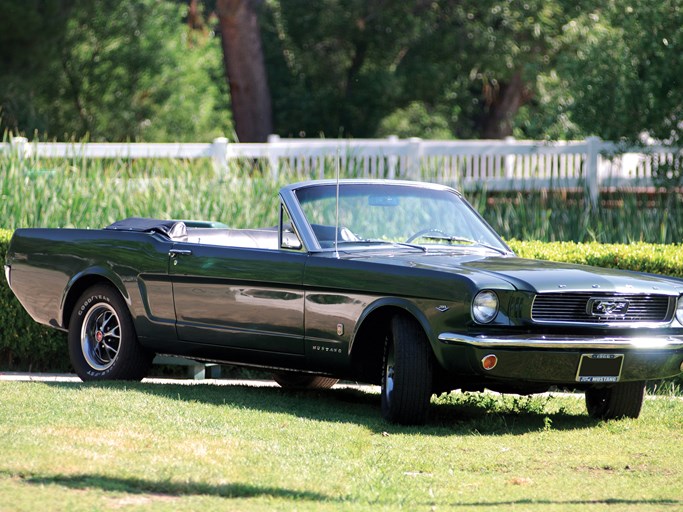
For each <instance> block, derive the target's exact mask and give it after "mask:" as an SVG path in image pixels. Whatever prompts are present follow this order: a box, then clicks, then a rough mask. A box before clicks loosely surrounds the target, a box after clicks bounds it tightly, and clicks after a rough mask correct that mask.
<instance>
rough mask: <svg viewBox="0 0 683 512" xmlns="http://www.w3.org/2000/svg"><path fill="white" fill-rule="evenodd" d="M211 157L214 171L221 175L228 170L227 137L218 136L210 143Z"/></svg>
mask: <svg viewBox="0 0 683 512" xmlns="http://www.w3.org/2000/svg"><path fill="white" fill-rule="evenodd" d="M211 146H212V147H211V158H213V170H214V172H215V173H216V174H217V175H219V176H222V175H223V174H227V172H228V139H227V138H225V137H218V138H216V139H213V143H212V144H211Z"/></svg>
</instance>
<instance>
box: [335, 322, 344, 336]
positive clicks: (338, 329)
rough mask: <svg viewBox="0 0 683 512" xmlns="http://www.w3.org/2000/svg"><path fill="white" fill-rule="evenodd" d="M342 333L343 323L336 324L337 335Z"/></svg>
mask: <svg viewBox="0 0 683 512" xmlns="http://www.w3.org/2000/svg"><path fill="white" fill-rule="evenodd" d="M343 335H344V324H337V336H343Z"/></svg>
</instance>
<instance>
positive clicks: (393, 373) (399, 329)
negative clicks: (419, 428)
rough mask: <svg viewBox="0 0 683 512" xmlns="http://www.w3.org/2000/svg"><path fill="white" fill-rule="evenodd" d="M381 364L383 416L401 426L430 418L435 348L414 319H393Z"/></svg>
mask: <svg viewBox="0 0 683 512" xmlns="http://www.w3.org/2000/svg"><path fill="white" fill-rule="evenodd" d="M382 367H383V368H382V416H383V417H384V419H386V420H387V421H390V422H391V423H399V424H402V425H421V424H423V423H424V422H425V421H427V413H428V411H429V401H430V398H431V396H432V350H431V347H430V345H429V341H428V340H427V337H426V336H425V333H424V331H423V330H422V327H421V326H420V325H419V324H418V323H417V322H416V321H415V320H414V319H412V318H410V317H407V316H403V315H396V316H395V317H394V318H393V319H392V321H391V333H390V334H389V336H387V338H386V341H385V347H384V363H383V365H382Z"/></svg>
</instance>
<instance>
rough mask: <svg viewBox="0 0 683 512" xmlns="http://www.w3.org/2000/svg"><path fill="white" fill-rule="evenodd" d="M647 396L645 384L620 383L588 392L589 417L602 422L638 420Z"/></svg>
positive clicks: (587, 407) (587, 406) (588, 390)
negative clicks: (624, 419)
mask: <svg viewBox="0 0 683 512" xmlns="http://www.w3.org/2000/svg"><path fill="white" fill-rule="evenodd" d="M644 396H645V383H644V382H620V383H618V384H614V385H613V386H609V387H604V388H592V389H587V390H586V409H587V410H588V414H589V416H591V417H592V418H595V419H600V420H614V419H621V418H637V417H638V416H639V415H640V409H641V408H642V406H643V397H644Z"/></svg>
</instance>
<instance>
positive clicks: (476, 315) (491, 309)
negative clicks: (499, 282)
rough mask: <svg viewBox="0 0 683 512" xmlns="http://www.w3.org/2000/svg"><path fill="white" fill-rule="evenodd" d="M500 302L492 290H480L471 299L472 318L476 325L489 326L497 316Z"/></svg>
mask: <svg viewBox="0 0 683 512" xmlns="http://www.w3.org/2000/svg"><path fill="white" fill-rule="evenodd" d="M499 308H500V300H499V299H498V294H496V292H494V291H493V290H482V291H480V292H479V293H477V294H476V295H475V296H474V299H472V318H473V319H474V321H475V322H477V323H478V324H490V323H491V322H493V320H495V318H496V316H498V311H499Z"/></svg>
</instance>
